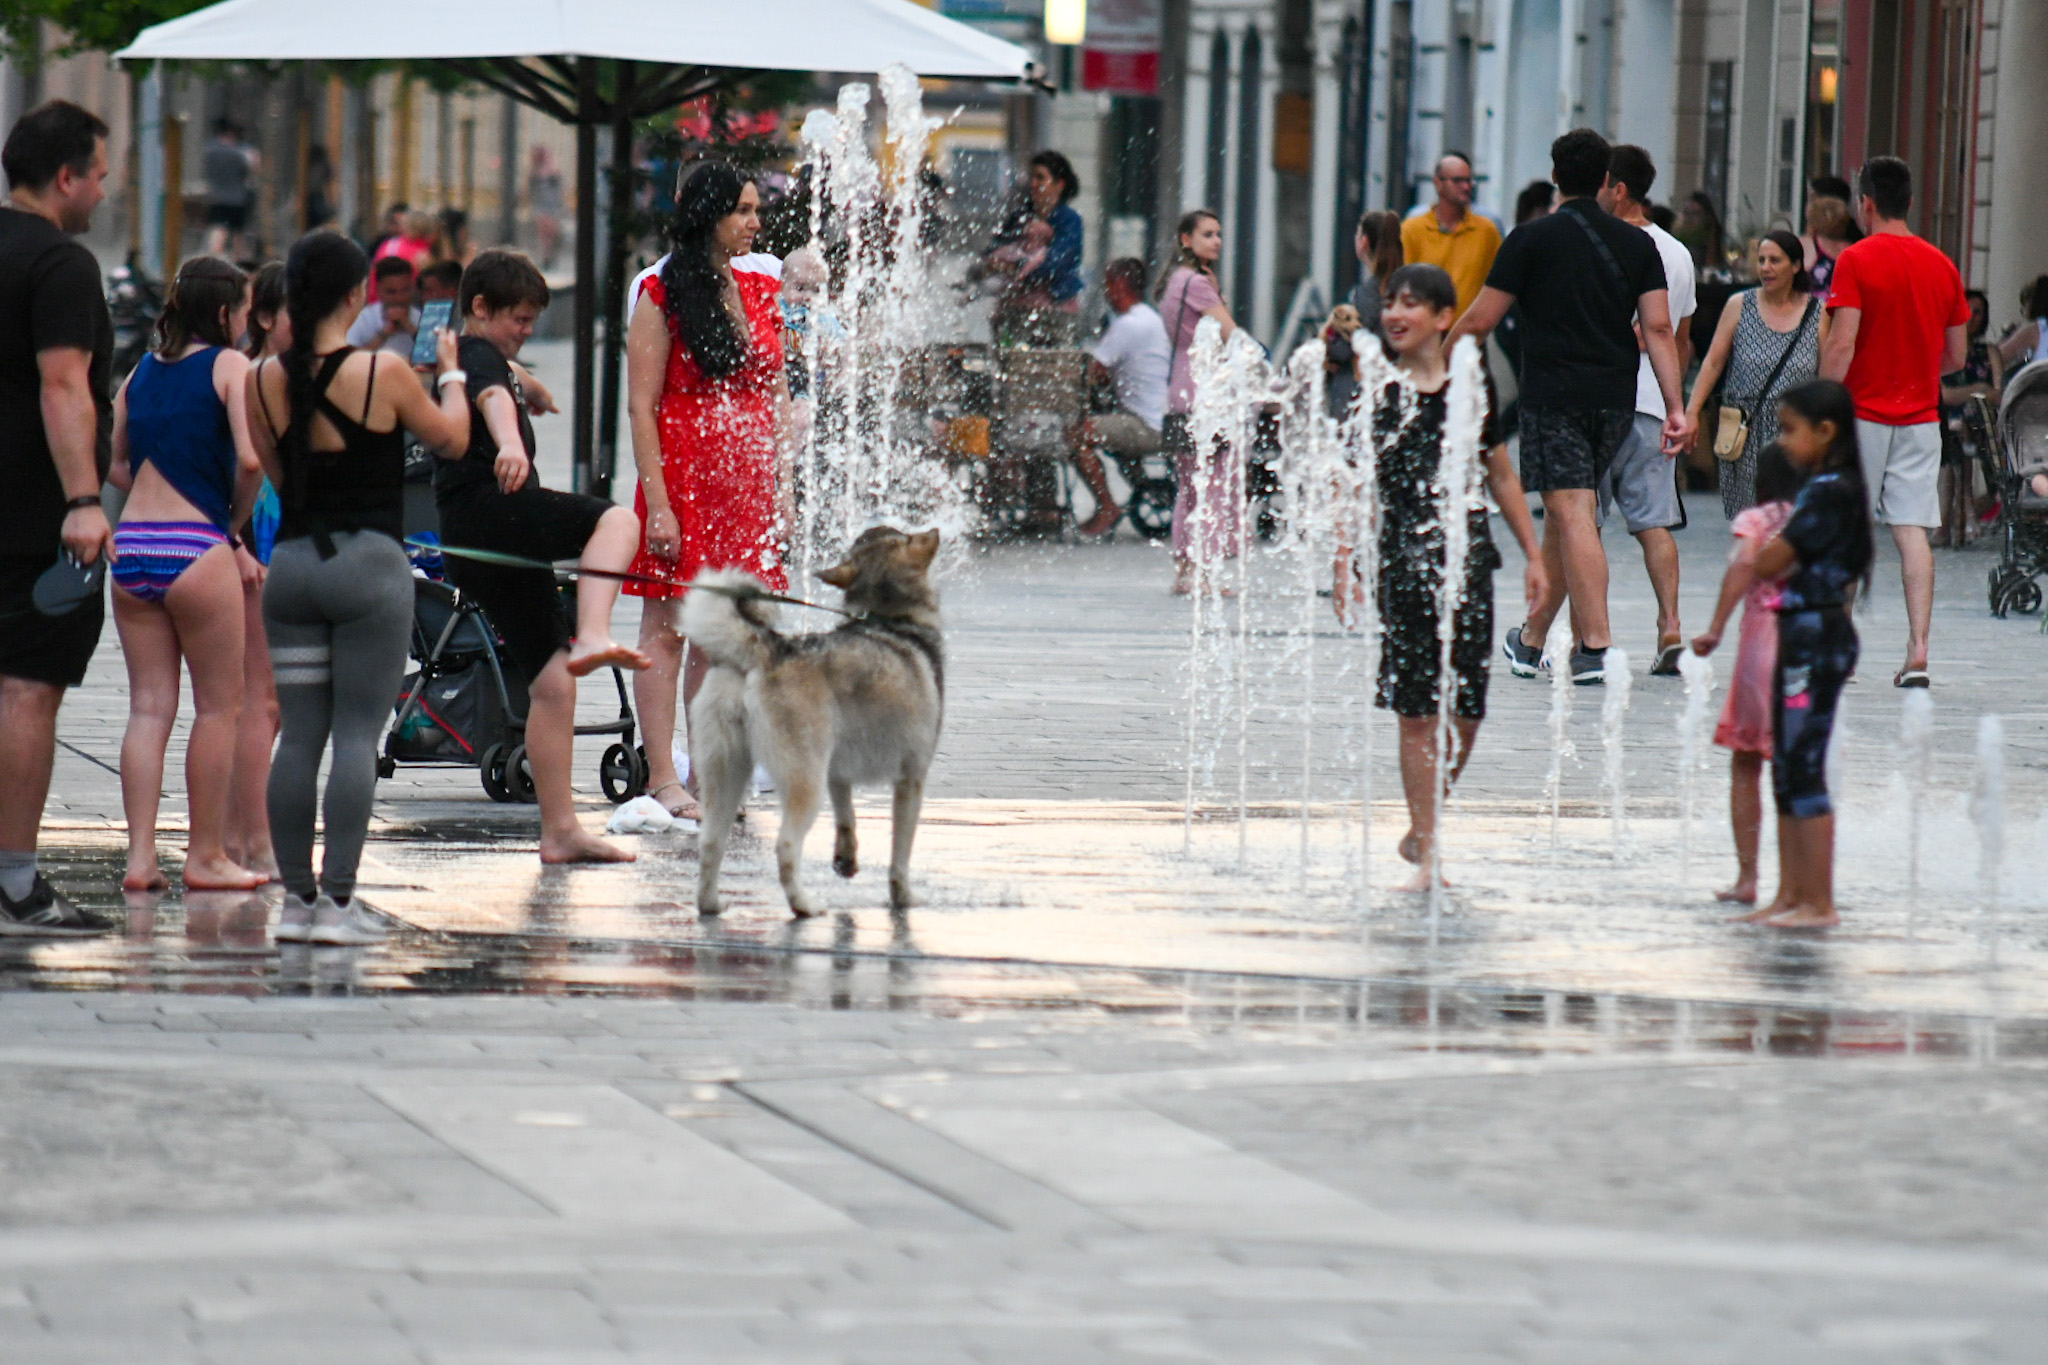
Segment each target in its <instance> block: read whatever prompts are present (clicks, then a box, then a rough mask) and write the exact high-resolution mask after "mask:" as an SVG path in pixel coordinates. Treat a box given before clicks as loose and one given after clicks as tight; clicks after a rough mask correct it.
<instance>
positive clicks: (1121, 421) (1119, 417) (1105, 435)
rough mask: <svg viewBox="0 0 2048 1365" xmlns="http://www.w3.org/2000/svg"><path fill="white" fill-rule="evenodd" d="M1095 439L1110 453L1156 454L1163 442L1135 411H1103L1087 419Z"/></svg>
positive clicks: (1163, 444)
mask: <svg viewBox="0 0 2048 1365" xmlns="http://www.w3.org/2000/svg"><path fill="white" fill-rule="evenodd" d="M1088 425H1089V426H1090V427H1091V428H1093V430H1094V432H1095V440H1096V443H1097V444H1098V445H1100V446H1101V447H1102V448H1103V449H1104V450H1106V451H1108V452H1109V453H1110V454H1112V455H1156V454H1158V453H1159V452H1160V451H1161V450H1163V449H1165V442H1164V441H1163V440H1161V438H1160V435H1159V433H1158V432H1157V431H1156V430H1154V429H1153V428H1152V427H1149V426H1147V425H1145V419H1144V418H1142V417H1140V416H1138V415H1137V414H1136V413H1130V412H1104V413H1099V414H1097V415H1096V416H1094V417H1091V418H1089V419H1088Z"/></svg>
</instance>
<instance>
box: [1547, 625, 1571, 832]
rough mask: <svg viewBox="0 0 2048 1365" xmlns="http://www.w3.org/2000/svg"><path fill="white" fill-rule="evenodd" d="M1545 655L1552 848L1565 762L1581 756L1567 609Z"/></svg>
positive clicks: (1552, 630) (1552, 631)
mask: <svg viewBox="0 0 2048 1365" xmlns="http://www.w3.org/2000/svg"><path fill="white" fill-rule="evenodd" d="M1543 655H1544V657H1545V658H1546V659H1548V660H1549V661H1550V780H1549V781H1548V782H1547V783H1546V784H1545V786H1544V789H1543V791H1544V795H1545V797H1547V798H1548V800H1549V802H1550V851H1551V852H1552V853H1553V854H1555V853H1556V852H1557V848H1558V822H1559V815H1560V813H1561V811H1562V808H1563V805H1564V765H1565V761H1566V760H1567V759H1570V758H1573V757H1576V756H1577V753H1578V750H1577V749H1576V748H1575V747H1573V745H1572V735H1571V724H1572V623H1571V618H1570V617H1569V616H1567V615H1566V614H1565V613H1563V612H1559V613H1558V614H1557V618H1556V619H1555V620H1553V621H1552V622H1551V623H1550V633H1549V634H1547V635H1545V636H1544V637H1543Z"/></svg>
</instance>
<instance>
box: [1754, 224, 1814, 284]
mask: <svg viewBox="0 0 2048 1365" xmlns="http://www.w3.org/2000/svg"><path fill="white" fill-rule="evenodd" d="M1762 240H1764V241H1766V242H1769V243H1770V244H1771V245H1772V246H1774V247H1776V248H1778V250H1780V251H1782V252H1784V253H1785V259H1786V260H1788V261H1790V262H1792V292H1793V293H1795V294H1811V293H1812V292H1813V276H1811V275H1809V274H1807V273H1806V244H1805V243H1804V242H1801V241H1800V240H1799V238H1798V237H1796V236H1794V235H1793V234H1792V233H1790V232H1787V231H1786V230H1785V229H1784V228H1772V229H1771V230H1770V231H1769V232H1766V233H1765V234H1764V235H1763V239H1762Z"/></svg>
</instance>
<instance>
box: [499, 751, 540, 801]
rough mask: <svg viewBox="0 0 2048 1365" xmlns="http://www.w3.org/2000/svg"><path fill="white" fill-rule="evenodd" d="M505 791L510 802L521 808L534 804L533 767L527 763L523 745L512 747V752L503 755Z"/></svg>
mask: <svg viewBox="0 0 2048 1365" xmlns="http://www.w3.org/2000/svg"><path fill="white" fill-rule="evenodd" d="M505 790H506V791H507V792H508V793H510V799H511V800H513V801H517V802H518V803H519V804H520V805H522V806H530V805H532V804H533V802H534V795H533V765H532V764H531V763H529V762H528V761H527V758H526V746H525V745H524V744H519V745H515V746H513V749H512V752H511V753H509V754H507V755H505Z"/></svg>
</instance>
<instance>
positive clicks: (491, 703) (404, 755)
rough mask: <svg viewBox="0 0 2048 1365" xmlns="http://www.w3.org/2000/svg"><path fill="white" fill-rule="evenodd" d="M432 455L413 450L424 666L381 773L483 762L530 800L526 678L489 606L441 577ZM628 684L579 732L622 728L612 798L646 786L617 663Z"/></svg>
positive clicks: (503, 787)
mask: <svg viewBox="0 0 2048 1365" xmlns="http://www.w3.org/2000/svg"><path fill="white" fill-rule="evenodd" d="M432 466H433V457H432V456H431V455H429V454H428V453H427V452H426V451H424V450H422V449H419V448H418V447H417V446H415V447H414V448H413V449H410V450H408V451H407V460H406V490H405V492H406V504H405V524H406V534H407V546H406V552H407V555H408V556H409V557H410V558H411V560H412V562H413V568H414V569H415V571H416V572H415V575H414V577H413V581H412V648H411V653H412V657H413V658H414V659H415V660H417V661H418V663H419V669H418V671H417V672H414V673H410V674H408V675H407V676H406V679H405V682H404V685H403V686H404V690H403V692H402V693H401V694H400V696H399V698H398V705H397V708H396V711H395V713H394V715H393V716H392V720H391V729H390V731H389V732H388V733H386V735H385V736H384V752H383V754H382V755H380V756H379V757H378V759H377V776H379V777H390V776H392V775H393V774H395V773H396V772H397V771H398V770H399V768H401V767H406V768H475V769H476V770H477V773H478V776H479V777H480V778H481V779H482V780H483V787H484V794H485V795H486V796H489V797H490V798H491V800H493V801H513V802H521V803H526V802H531V801H532V800H533V799H534V792H533V769H532V768H531V766H529V765H528V763H527V761H526V706H527V696H526V684H525V682H524V681H523V680H522V679H520V678H519V676H518V675H517V674H508V673H507V672H506V671H505V665H504V660H503V658H502V656H501V655H500V653H499V649H500V642H499V639H498V633H497V631H496V630H494V629H492V627H491V622H490V618H489V617H487V616H485V615H484V611H483V608H481V607H479V606H478V605H477V604H476V603H474V602H472V601H470V600H469V599H467V598H465V597H464V596H463V595H462V593H461V592H460V591H459V590H458V589H456V587H455V586H454V585H453V584H450V583H446V582H443V581H441V571H442V558H441V550H440V518H439V516H438V515H437V514H436V512H435V509H434V496H433V488H432V485H431V482H430V480H431V477H432V472H433V470H432ZM611 675H612V685H613V686H614V687H616V688H617V689H618V692H619V716H618V719H617V720H612V721H605V722H603V723H602V724H598V725H579V726H577V727H576V733H577V734H579V735H617V736H618V737H619V738H618V742H617V743H615V744H613V745H611V746H610V747H609V748H607V749H606V750H605V751H604V757H603V758H602V759H601V760H599V762H598V770H597V779H598V785H599V786H600V787H602V788H603V789H604V794H605V796H606V797H607V798H608V799H609V800H610V801H611V803H612V804H613V805H615V806H616V805H620V804H622V803H624V802H626V801H630V800H631V799H632V798H634V797H636V796H638V795H640V794H641V793H642V792H644V791H645V790H646V789H647V755H646V753H645V752H644V751H643V750H642V749H640V748H639V747H638V746H636V745H635V744H634V742H633V733H634V730H635V728H636V723H635V720H634V717H633V705H632V702H631V700H630V699H629V698H628V696H627V694H626V679H625V675H624V674H622V673H620V672H619V670H618V669H616V668H614V669H612V670H611Z"/></svg>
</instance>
